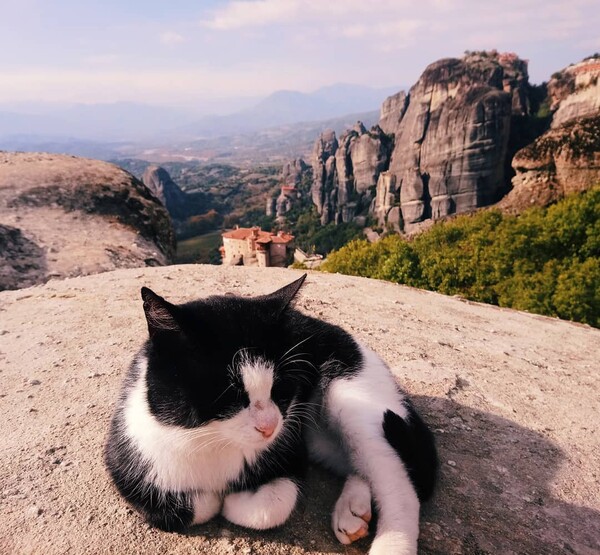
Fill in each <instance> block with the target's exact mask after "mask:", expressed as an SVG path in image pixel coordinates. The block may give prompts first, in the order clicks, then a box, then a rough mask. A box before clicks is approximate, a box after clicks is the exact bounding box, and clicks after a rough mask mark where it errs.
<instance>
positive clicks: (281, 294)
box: [265, 274, 307, 314]
mask: <svg viewBox="0 0 600 555" xmlns="http://www.w3.org/2000/svg"><path fill="white" fill-rule="evenodd" d="M306 275H307V274H304V275H303V276H302V277H300V278H298V279H297V280H296V281H292V283H290V284H289V285H286V286H285V287H282V288H281V289H278V290H277V291H275V292H274V293H271V294H270V295H266V296H265V298H266V299H268V300H273V301H277V304H278V309H279V311H278V312H279V314H281V313H282V312H283V311H284V310H285V309H286V308H287V307H288V305H289V304H290V303H291V302H292V301H293V300H294V297H295V296H296V295H297V294H298V291H300V287H302V284H303V283H304V280H305V279H306Z"/></svg>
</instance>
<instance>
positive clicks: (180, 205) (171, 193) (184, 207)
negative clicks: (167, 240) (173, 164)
mask: <svg viewBox="0 0 600 555" xmlns="http://www.w3.org/2000/svg"><path fill="white" fill-rule="evenodd" d="M142 181H143V182H144V185H146V187H148V189H150V190H151V191H152V193H154V196H156V198H158V200H160V202H162V203H163V206H165V208H166V209H167V210H168V212H169V214H170V215H171V217H172V218H174V219H176V220H184V219H185V218H186V217H187V216H189V215H190V210H189V209H190V206H189V204H188V198H187V195H186V194H185V193H184V192H183V191H182V190H181V189H180V188H179V187H178V185H177V184H176V183H175V182H174V181H173V180H172V179H171V176H170V175H169V173H168V172H167V170H165V169H164V168H161V167H160V166H148V167H147V168H146V171H145V172H144V175H143V176H142Z"/></svg>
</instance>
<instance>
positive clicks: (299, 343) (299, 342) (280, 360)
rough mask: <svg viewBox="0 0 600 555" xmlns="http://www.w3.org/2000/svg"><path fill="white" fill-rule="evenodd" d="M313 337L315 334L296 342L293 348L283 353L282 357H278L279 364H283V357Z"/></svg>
mask: <svg viewBox="0 0 600 555" xmlns="http://www.w3.org/2000/svg"><path fill="white" fill-rule="evenodd" d="M314 336H315V334H314V333H313V334H311V335H309V336H307V337H305V338H304V339H302V340H301V341H298V343H296V344H295V345H294V346H293V347H290V348H289V349H288V350H287V351H286V352H285V353H283V355H281V357H279V362H285V357H286V356H287V355H288V354H290V353H291V352H292V351H293V350H294V349H296V348H297V347H299V346H300V345H302V344H303V343H306V342H307V341H308V340H309V339H312V338H313V337H314Z"/></svg>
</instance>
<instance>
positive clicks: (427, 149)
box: [313, 51, 530, 232]
mask: <svg viewBox="0 0 600 555" xmlns="http://www.w3.org/2000/svg"><path fill="white" fill-rule="evenodd" d="M529 113H530V102H529V82H528V74H527V62H525V61H523V60H520V59H519V58H518V57H517V56H516V55H515V54H510V53H505V54H499V53H498V52H496V51H491V52H476V53H469V54H467V55H465V57H463V58H462V59H454V58H451V59H444V60H439V61H437V62H435V63H433V64H431V65H430V66H429V67H428V68H427V69H426V70H425V72H424V73H423V75H422V76H421V77H420V79H419V81H418V82H417V83H416V84H415V85H414V86H413V87H412V88H411V89H410V92H409V94H408V95H406V94H405V93H404V92H399V93H397V94H395V95H393V96H390V97H389V98H388V99H386V100H385V102H384V103H383V105H382V107H381V118H380V122H379V126H375V127H373V128H372V129H371V131H370V132H367V131H366V129H364V127H362V124H358V125H356V126H355V127H354V128H353V129H351V130H349V131H347V132H346V133H345V134H344V135H343V136H341V137H340V139H339V144H338V141H337V139H336V137H335V135H332V133H331V132H326V133H324V134H323V135H321V137H319V139H318V140H317V142H316V144H315V148H314V151H313V168H314V185H313V202H314V204H315V206H316V207H317V211H318V213H319V214H320V215H321V222H322V223H324V224H325V223H329V222H331V221H333V222H340V221H344V222H346V221H350V220H351V219H352V218H354V217H355V216H356V215H357V214H362V215H364V213H365V212H366V209H367V208H369V211H370V213H371V214H372V215H374V216H375V217H376V219H377V220H378V221H379V224H380V225H382V226H387V225H388V224H389V227H390V228H393V229H401V230H403V231H407V232H410V231H414V230H415V229H416V228H417V227H418V226H419V225H420V223H421V222H423V221H424V220H429V219H433V220H437V219H440V218H443V217H445V216H448V215H450V214H459V213H463V212H469V211H472V210H474V209H476V208H478V207H481V206H487V205H489V204H492V203H494V202H496V201H498V200H499V199H500V198H501V196H502V195H503V194H504V193H505V192H506V190H507V188H508V182H507V177H506V176H505V169H506V166H507V152H508V150H507V147H508V143H509V138H510V130H511V120H512V118H514V117H519V118H523V117H525V116H527V115H529ZM382 172H389V175H390V178H389V179H388V178H387V177H384V182H385V183H383V182H382V184H381V186H378V187H377V188H376V185H377V183H378V181H379V177H380V175H381V174H382ZM386 180H387V181H386ZM390 185H391V186H392V187H393V189H392V190H390V188H389V186H390ZM373 199H374V202H372V200H373ZM390 200H391V201H393V204H392V205H390ZM388 216H390V217H391V220H388Z"/></svg>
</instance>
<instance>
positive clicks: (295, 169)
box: [266, 158, 310, 218]
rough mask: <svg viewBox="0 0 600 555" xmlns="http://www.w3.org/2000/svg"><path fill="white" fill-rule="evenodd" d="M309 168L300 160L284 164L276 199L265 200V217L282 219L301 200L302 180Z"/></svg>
mask: <svg viewBox="0 0 600 555" xmlns="http://www.w3.org/2000/svg"><path fill="white" fill-rule="evenodd" d="M309 169H310V168H309V166H307V165H306V162H305V161H304V160H303V159H302V158H295V159H294V160H291V161H289V162H286V163H285V164H284V166H283V170H282V172H281V189H280V193H279V195H278V196H277V197H268V198H267V209H266V215H267V216H275V217H277V218H283V217H284V216H285V215H286V214H287V213H288V212H289V211H290V210H291V209H292V208H293V207H294V206H295V205H296V204H297V203H298V202H299V201H300V200H301V199H302V196H303V194H305V192H306V191H303V190H302V185H303V180H304V178H305V175H306V173H307V171H309Z"/></svg>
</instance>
